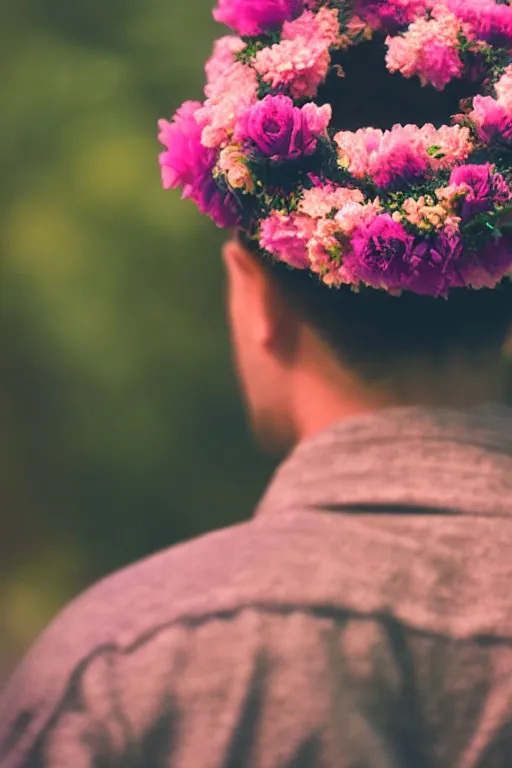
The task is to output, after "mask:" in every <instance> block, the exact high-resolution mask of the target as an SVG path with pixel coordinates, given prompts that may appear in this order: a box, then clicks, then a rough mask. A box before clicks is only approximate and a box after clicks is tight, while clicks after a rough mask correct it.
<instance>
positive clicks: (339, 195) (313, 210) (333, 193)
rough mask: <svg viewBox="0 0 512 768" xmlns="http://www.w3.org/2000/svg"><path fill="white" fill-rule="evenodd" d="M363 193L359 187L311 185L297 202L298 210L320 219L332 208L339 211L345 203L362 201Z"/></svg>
mask: <svg viewBox="0 0 512 768" xmlns="http://www.w3.org/2000/svg"><path fill="white" fill-rule="evenodd" d="M363 201H364V195H363V193H362V192H361V191H360V190H359V189H349V188H348V187H334V186H333V185H332V184H326V185H324V186H321V187H313V188H312V189H308V190H306V191H305V192H304V196H303V198H302V200H301V201H300V203H299V211H300V212H301V213H303V214H305V215H306V216H311V218H313V219H321V218H324V217H326V216H328V214H330V213H331V212H332V211H333V210H337V211H339V210H340V208H343V206H344V205H346V204H347V203H362V202H363Z"/></svg>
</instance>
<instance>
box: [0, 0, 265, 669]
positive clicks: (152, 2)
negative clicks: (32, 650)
mask: <svg viewBox="0 0 512 768" xmlns="http://www.w3.org/2000/svg"><path fill="white" fill-rule="evenodd" d="M210 9H211V4H210V3H209V0H187V2H182V0H144V2H140V0H75V1H74V2H69V0H12V1H11V2H8V0H3V1H2V2H0V62H1V64H0V70H1V72H2V78H1V81H2V84H1V86H0V88H1V93H2V97H1V103H2V120H1V122H0V164H1V176H0V180H1V181H0V195H1V206H0V242H1V251H0V259H1V262H0V264H1V266H0V270H1V273H0V285H1V301H0V336H1V344H2V354H1V357H0V360H1V362H0V424H1V429H0V503H1V507H0V509H1V519H0V680H1V679H2V677H3V676H4V675H5V674H6V670H7V669H8V668H9V667H10V666H11V665H12V664H13V662H14V661H15V660H16V658H17V657H18V656H19V655H20V653H21V652H22V651H23V650H24V649H25V647H26V646H27V644H28V643H30V642H31V641H32V639H33V638H34V636H35V635H36V634H37V633H38V632H39V630H40V629H41V627H42V626H43V625H44V624H45V623H46V622H47V621H48V620H49V619H50V618H51V617H52V616H53V614H54V613H55V612H56V611H57V610H58V609H59V608H60V607H61V605H62V604H63V603H65V602H66V601H67V600H68V599H69V598H71V597H72V596H73V595H75V594H76V593H77V592H78V591H80V590H81V589H82V588H83V587H84V586H86V585H87V584H89V583H91V582H92V581H93V580H95V579H97V578H98V577H101V576H102V575H104V574H106V573H108V572H110V571H112V570H113V569H115V568H118V567H120V566H122V565H124V564H125V563H128V562H129V561H131V560H134V559H136V558H140V557H142V556H144V555H146V554H148V553H151V552H153V551H155V550H158V549H161V548H164V547H167V546H169V545H171V544H173V543H175V542H178V541H181V540H184V539H187V538H189V537H191V536H194V535H197V534H200V533H201V532H204V531H207V530H209V529H212V528H215V527H219V526H224V525H227V524H230V523H233V522H235V521H238V520H242V519H247V518H248V517H250V515H251V513H252V509H253V507H254V505H255V503H256V502H257V499H258V497H259V495H260V493H261V491H262V488H263V487H264V485H265V483H266V481H267V479H268V476H269V474H270V472H271V471H272V469H273V467H272V465H271V463H270V461H269V460H267V459H265V458H263V457H262V456H261V455H260V454H259V453H258V451H257V449H256V448H255V447H253V445H252V443H251V439H250V435H249V434H248V430H247V428H246V426H245V423H244V414H243V407H242V405H241V402H240V398H239V395H238V392H237V389H236V383H235V380H234V375H233V373H232V366H231V359H230V350H229V340H228V332H227V328H226V322H225V316H224V298H223V296H224V285H223V272H222V266H221V261H220V256H219V251H220V246H221V243H222V233H220V232H218V231H217V230H216V229H215V227H214V225H213V224H211V223H210V222H209V221H207V220H206V219H205V218H204V217H202V216H201V215H200V214H199V213H198V212H197V211H196V209H195V207H194V206H193V205H192V204H190V203H189V202H184V203H182V202H181V201H180V199H179V194H178V193H175V192H164V191H162V189H161V186H160V178H159V170H158V164H157V155H158V152H159V145H158V142H157V139H156V135H157V125H156V122H157V119H158V118H160V117H170V116H171V114H172V113H173V112H174V110H175V109H176V107H177V106H178V105H179V104H180V103H181V101H183V100H184V99H186V98H201V95H202V88H203V84H204V80H203V62H204V60H205V59H206V58H207V56H208V55H209V54H210V51H211V44H212V40H213V39H214V37H215V36H218V34H219V28H218V27H216V25H215V24H214V22H213V20H212V18H211V13H210Z"/></svg>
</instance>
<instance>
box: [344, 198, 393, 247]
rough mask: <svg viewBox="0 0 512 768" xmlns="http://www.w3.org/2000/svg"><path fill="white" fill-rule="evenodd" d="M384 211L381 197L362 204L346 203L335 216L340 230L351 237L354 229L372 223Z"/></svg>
mask: <svg viewBox="0 0 512 768" xmlns="http://www.w3.org/2000/svg"><path fill="white" fill-rule="evenodd" d="M381 211H382V206H381V204H380V200H379V198H376V199H375V200H374V201H373V202H371V203H367V204H366V205H362V204H361V203H353V202H350V203H346V204H345V205H344V206H343V208H342V209H341V210H340V211H338V213H337V214H336V216H335V217H334V220H335V222H336V223H337V225H338V227H339V229H340V232H342V234H344V235H346V236H347V237H350V235H352V234H353V233H354V231H355V230H356V229H357V228H358V227H359V226H360V225H363V224H370V222H371V221H372V220H373V219H375V218H376V217H377V216H378V215H379V213H380V212H381Z"/></svg>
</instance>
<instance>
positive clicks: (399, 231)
mask: <svg viewBox="0 0 512 768" xmlns="http://www.w3.org/2000/svg"><path fill="white" fill-rule="evenodd" d="M413 244H414V238H413V237H412V236H411V235H409V234H408V233H407V232H406V230H405V229H404V227H403V226H402V225H401V224H399V223H397V222H396V221H394V220H393V219H392V217H391V216H390V215H389V214H388V213H384V214H382V215H380V216H377V217H376V218H374V219H373V220H372V221H371V222H370V224H368V225H366V226H362V227H360V228H358V229H357V230H356V231H355V233H354V236H353V239H352V251H351V252H350V253H349V254H347V256H346V257H345V258H344V261H343V269H344V272H345V273H346V274H347V275H350V276H351V279H352V280H353V282H356V283H357V282H358V281H362V282H364V283H366V284H367V285H370V286H372V287H373V288H384V289H386V290H389V289H400V288H404V287H406V284H407V282H408V280H409V279H410V275H411V271H412V265H411V258H412V249H413Z"/></svg>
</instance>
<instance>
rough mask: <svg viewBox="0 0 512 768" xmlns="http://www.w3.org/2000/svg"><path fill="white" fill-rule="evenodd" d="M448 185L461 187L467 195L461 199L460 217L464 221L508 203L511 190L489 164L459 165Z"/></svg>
mask: <svg viewBox="0 0 512 768" xmlns="http://www.w3.org/2000/svg"><path fill="white" fill-rule="evenodd" d="M450 185H453V186H455V187H457V186H463V187H465V188H466V190H467V194H466V195H464V197H463V198H462V211H461V216H462V218H463V219H465V220H466V221H467V220H468V219H471V218H473V217H474V216H477V215H478V214H479V213H484V212H486V211H491V210H493V209H494V208H496V206H499V205H503V204H504V203H508V202H510V200H511V198H512V193H511V190H510V188H509V186H508V184H507V182H506V181H505V179H504V177H503V176H502V174H501V173H496V172H495V169H494V167H493V166H492V165H491V164H490V163H485V164H484V165H461V166H459V167H458V168H455V169H454V170H453V172H452V175H451V177H450Z"/></svg>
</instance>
